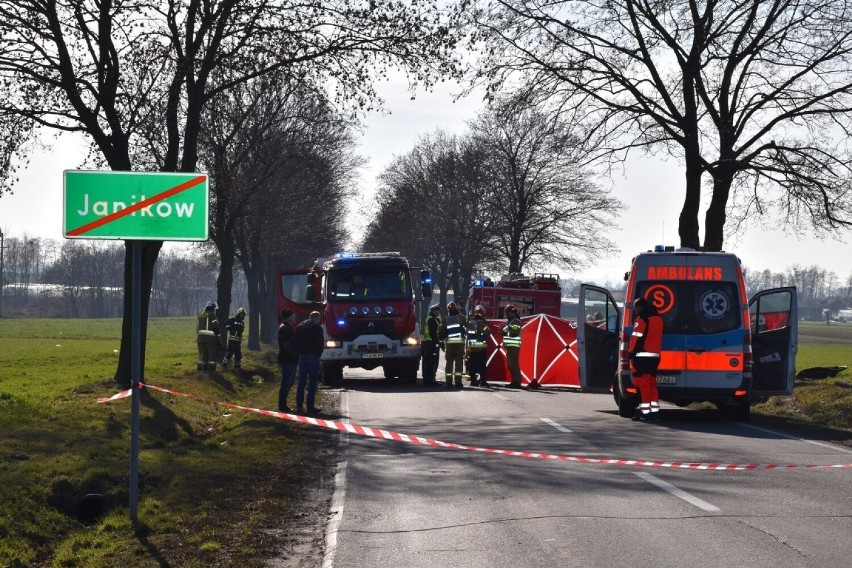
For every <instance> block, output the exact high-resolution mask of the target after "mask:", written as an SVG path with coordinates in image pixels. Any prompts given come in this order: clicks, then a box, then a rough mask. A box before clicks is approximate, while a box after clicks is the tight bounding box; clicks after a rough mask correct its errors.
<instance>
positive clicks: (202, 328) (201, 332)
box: [195, 300, 221, 371]
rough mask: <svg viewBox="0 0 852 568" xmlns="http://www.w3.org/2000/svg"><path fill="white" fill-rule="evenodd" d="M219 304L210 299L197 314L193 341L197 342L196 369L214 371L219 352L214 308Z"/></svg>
mask: <svg viewBox="0 0 852 568" xmlns="http://www.w3.org/2000/svg"><path fill="white" fill-rule="evenodd" d="M217 309H219V306H218V305H216V302H214V301H213V300H210V301H209V302H207V305H206V306H205V307H204V311H203V312H201V313H200V314H198V322H197V323H196V325H195V342H196V343H198V365H197V367H198V370H199V371H215V370H216V359H217V356H218V354H219V336H220V334H221V332H220V330H219V320H217V319H216V310H217Z"/></svg>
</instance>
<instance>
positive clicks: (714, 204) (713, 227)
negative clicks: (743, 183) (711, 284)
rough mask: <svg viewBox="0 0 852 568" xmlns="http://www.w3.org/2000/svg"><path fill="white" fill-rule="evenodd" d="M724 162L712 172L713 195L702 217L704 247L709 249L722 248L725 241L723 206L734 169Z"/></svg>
mask: <svg viewBox="0 0 852 568" xmlns="http://www.w3.org/2000/svg"><path fill="white" fill-rule="evenodd" d="M726 163H727V162H722V165H721V166H719V167H718V168H716V169H714V170H713V172H712V173H713V197H712V198H711V199H710V207H708V208H707V215H706V216H705V219H704V223H705V226H706V228H705V231H704V249H705V250H709V251H720V250H722V245H723V244H724V241H725V220H726V214H725V208H726V207H727V205H728V196H729V195H730V193H731V184H733V182H734V169H733V168H732V167H730V166H727V165H725V164H726Z"/></svg>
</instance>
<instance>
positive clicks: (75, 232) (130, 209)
mask: <svg viewBox="0 0 852 568" xmlns="http://www.w3.org/2000/svg"><path fill="white" fill-rule="evenodd" d="M203 181H204V176H198V177H194V178H192V179H191V180H189V181H185V182H183V183H182V184H180V185H177V186H175V187H173V188H171V189H167V190H166V191H164V192H162V193H158V194H157V195H155V196H154V197H149V198H148V199H145V200H144V201H140V202H139V203H134V204H133V205H131V206H130V207H126V208H124V209H122V210H120V211H116V212H115V213H112V214H111V215H107V216H106V217H101V218H100V219H98V220H97V221H92V222H91V223H89V224H87V225H83V226H82V227H78V228H76V229H74V230H72V231H68V235H70V236H72V237H76V236H78V235H82V234H83V233H88V232H89V231H91V230H92V229H97V228H98V227H100V226H102V225H106V224H107V223H109V222H111V221H115V220H116V219H120V218H122V217H126V216H127V215H130V214H131V213H133V212H134V211H139V210H140V209H144V208H145V207H148V206H149V205H151V204H153V203H156V202H158V201H162V200H164V199H166V198H168V197H171V196H172V195H176V194H178V193H180V192H181V191H184V190H187V189H189V188H190V187H195V186H196V185H198V184H199V183H201V182H203Z"/></svg>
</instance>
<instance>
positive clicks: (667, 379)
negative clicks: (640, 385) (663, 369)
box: [657, 375, 677, 385]
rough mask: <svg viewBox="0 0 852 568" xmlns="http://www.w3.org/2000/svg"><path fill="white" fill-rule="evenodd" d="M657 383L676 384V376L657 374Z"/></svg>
mask: <svg viewBox="0 0 852 568" xmlns="http://www.w3.org/2000/svg"><path fill="white" fill-rule="evenodd" d="M657 384H658V385H674V384H677V377H675V376H674V375H657Z"/></svg>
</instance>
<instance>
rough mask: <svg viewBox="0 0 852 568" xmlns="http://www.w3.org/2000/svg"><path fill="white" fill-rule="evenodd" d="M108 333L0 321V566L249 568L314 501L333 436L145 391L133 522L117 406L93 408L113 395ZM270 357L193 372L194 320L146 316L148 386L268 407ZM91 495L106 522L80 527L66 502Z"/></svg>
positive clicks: (110, 326)
mask: <svg viewBox="0 0 852 568" xmlns="http://www.w3.org/2000/svg"><path fill="white" fill-rule="evenodd" d="M120 326H121V322H120V321H119V320H33V319H28V320H3V324H2V326H0V345H2V346H3V350H2V354H0V432H2V437H0V566H3V567H6V566H51V565H52V566H158V565H174V566H215V565H238V564H245V565H257V564H258V563H259V562H260V560H261V559H264V558H270V557H272V556H275V555H281V556H286V555H287V550H286V547H287V545H286V544H285V543H286V542H287V540H288V539H286V538H284V537H283V536H281V531H285V532H284V533H283V534H287V532H286V531H288V530H289V529H290V528H291V527H293V526H296V525H298V524H299V522H300V521H299V517H301V516H303V512H304V510H306V509H308V508H310V507H313V506H320V505H323V506H324V504H316V505H314V504H309V505H308V506H307V507H303V506H302V504H301V503H300V502H301V501H302V499H304V498H305V493H306V492H309V491H311V490H312V488H313V487H315V486H317V485H319V484H320V483H322V482H323V476H324V475H325V472H326V467H325V466H326V465H327V463H326V462H325V461H324V460H327V459H328V458H329V456H331V455H332V454H333V441H334V437H333V434H332V433H330V432H327V431H323V430H320V429H317V428H307V427H303V426H300V425H298V424H294V423H290V422H286V421H283V420H277V419H274V418H268V417H264V416H259V415H256V414H250V413H244V412H235V411H229V410H228V409H226V408H225V407H222V406H220V405H217V404H208V403H203V402H199V401H196V400H190V399H186V398H180V397H171V396H169V395H166V394H162V393H157V392H153V391H149V390H147V389H143V390H142V394H141V399H140V400H141V419H140V424H141V436H140V440H141V450H140V458H139V460H140V477H139V494H140V500H139V526H137V527H131V525H130V521H129V519H128V509H127V502H128V495H127V493H128V486H129V481H128V479H129V451H130V448H129V440H130V423H129V417H130V403H129V399H124V400H119V401H115V402H112V403H109V404H97V403H96V399H97V398H99V397H103V396H110V395H112V394H114V393H115V392H118V391H119V390H120V389H119V388H118V386H117V385H116V384H115V383H114V382H113V380H112V376H113V374H114V372H115V369H116V362H117V358H118V353H117V350H118V348H119V339H118V338H119V336H120ZM274 355H275V354H274V352H272V351H271V350H264V351H262V352H249V353H247V354H246V356H245V357H244V359H243V369H242V370H241V372H240V373H239V374H237V373H236V372H235V371H233V370H229V371H221V372H216V373H209V374H208V373H202V372H198V371H196V370H195V361H196V359H197V352H196V349H195V344H194V318H169V319H159V320H158V319H154V320H151V322H150V327H149V339H148V343H147V365H146V381H147V382H149V383H151V384H156V385H158V386H163V387H167V388H171V389H175V390H179V391H183V392H187V393H191V394H193V395H195V396H197V397H199V398H202V399H205V400H209V401H228V402H234V403H238V404H241V405H245V406H250V407H259V408H271V409H275V408H276V407H277V396H278V383H279V375H278V371H277V366H276V364H275V358H274ZM294 390H295V389H294ZM292 396H294V393H291V397H292ZM320 396H322V394H320ZM319 403H322V401H321V400H320V401H319ZM290 404H291V405H292V404H293V402H292V399H291V403H290ZM318 449H319V451H317V450H318ZM93 493H95V494H101V495H104V496H105V497H106V506H107V513H106V515H105V516H103V517H102V518H100V519H98V520H97V521H96V522H94V523H93V525H92V526H90V527H86V526H85V525H86V523H85V521H84V519H82V518H81V514H80V512H79V511H78V509H77V508H78V501H79V499H80V498H81V497H82V496H84V495H87V494H93ZM325 510H326V511H327V508H326V509H325ZM294 511H295V513H293V512H294ZM299 511H302V512H301V513H300V512H299ZM290 515H293V516H292V518H291V517H290ZM134 528H135V529H136V531H135V534H134ZM226 559H227V561H226Z"/></svg>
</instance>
